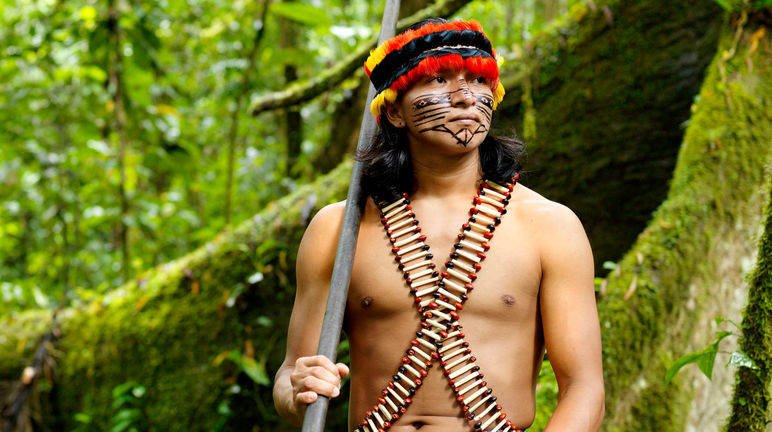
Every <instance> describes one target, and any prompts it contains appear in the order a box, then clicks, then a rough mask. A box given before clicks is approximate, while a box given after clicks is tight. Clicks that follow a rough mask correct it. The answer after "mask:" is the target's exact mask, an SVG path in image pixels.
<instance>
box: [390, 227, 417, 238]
mask: <svg viewBox="0 0 772 432" xmlns="http://www.w3.org/2000/svg"><path fill="white" fill-rule="evenodd" d="M416 230H418V227H416V226H411V227H407V228H405V229H403V230H400V231H394V230H393V229H392V230H391V232H392V233H393V234H392V235H391V238H393V239H396V238H398V237H402V236H403V235H405V234H410V233H412V232H416Z"/></svg>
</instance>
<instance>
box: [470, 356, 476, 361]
mask: <svg viewBox="0 0 772 432" xmlns="http://www.w3.org/2000/svg"><path fill="white" fill-rule="evenodd" d="M469 360H470V361H473V362H476V361H477V357H475V356H472V357H469Z"/></svg>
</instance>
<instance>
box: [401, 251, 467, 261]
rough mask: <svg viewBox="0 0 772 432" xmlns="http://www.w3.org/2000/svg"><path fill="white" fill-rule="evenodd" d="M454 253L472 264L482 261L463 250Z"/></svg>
mask: <svg viewBox="0 0 772 432" xmlns="http://www.w3.org/2000/svg"><path fill="white" fill-rule="evenodd" d="M456 253H457V254H459V255H461V256H462V257H464V258H466V259H468V260H469V261H474V262H480V261H482V258H480V257H478V256H477V255H473V254H470V253H469V252H467V251H465V250H463V249H458V250H457V251H456ZM403 262H404V261H403Z"/></svg>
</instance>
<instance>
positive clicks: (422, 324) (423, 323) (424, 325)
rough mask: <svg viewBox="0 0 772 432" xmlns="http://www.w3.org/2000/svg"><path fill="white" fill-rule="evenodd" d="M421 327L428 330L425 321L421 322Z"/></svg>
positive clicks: (427, 324)
mask: <svg viewBox="0 0 772 432" xmlns="http://www.w3.org/2000/svg"><path fill="white" fill-rule="evenodd" d="M421 327H423V328H425V329H428V328H429V323H428V322H426V321H421Z"/></svg>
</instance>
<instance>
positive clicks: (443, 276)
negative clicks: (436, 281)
mask: <svg viewBox="0 0 772 432" xmlns="http://www.w3.org/2000/svg"><path fill="white" fill-rule="evenodd" d="M440 276H442V278H443V279H450V274H449V273H448V272H442V273H440Z"/></svg>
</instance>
